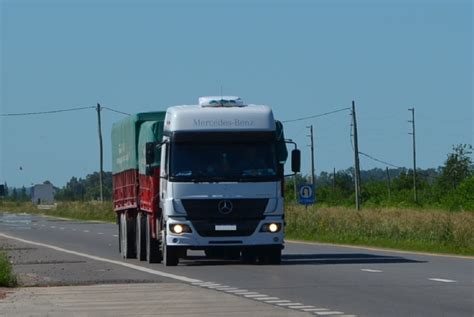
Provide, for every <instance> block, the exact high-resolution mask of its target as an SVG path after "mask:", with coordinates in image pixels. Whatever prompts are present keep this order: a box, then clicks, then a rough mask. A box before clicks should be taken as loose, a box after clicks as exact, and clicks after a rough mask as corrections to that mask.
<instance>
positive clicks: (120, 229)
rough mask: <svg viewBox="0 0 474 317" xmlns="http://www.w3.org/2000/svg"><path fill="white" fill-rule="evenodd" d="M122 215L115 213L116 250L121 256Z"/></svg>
mask: <svg viewBox="0 0 474 317" xmlns="http://www.w3.org/2000/svg"><path fill="white" fill-rule="evenodd" d="M121 217H122V213H117V227H118V248H119V253H120V254H122V222H121Z"/></svg>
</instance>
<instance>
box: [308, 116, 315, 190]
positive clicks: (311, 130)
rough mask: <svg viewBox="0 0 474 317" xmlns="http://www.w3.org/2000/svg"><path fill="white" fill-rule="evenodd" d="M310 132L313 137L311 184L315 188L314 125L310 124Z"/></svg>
mask: <svg viewBox="0 0 474 317" xmlns="http://www.w3.org/2000/svg"><path fill="white" fill-rule="evenodd" d="M307 128H309V132H310V135H308V137H310V138H311V145H310V146H311V185H313V190H314V182H315V177H314V140H313V139H314V138H313V125H310V126H309V127H307Z"/></svg>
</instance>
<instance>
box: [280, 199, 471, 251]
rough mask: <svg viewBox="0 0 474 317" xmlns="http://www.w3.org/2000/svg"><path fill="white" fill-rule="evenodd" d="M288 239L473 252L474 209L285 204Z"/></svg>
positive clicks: (419, 249)
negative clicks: (353, 207)
mask: <svg viewBox="0 0 474 317" xmlns="http://www.w3.org/2000/svg"><path fill="white" fill-rule="evenodd" d="M286 221H287V227H286V234H287V238H289V239H297V240H309V241H320V242H332V243H344V244H354V245H368V246H378V247H387V248H397V249H405V250H416V251H427V252H441V253H453V254H464V255H474V230H473V228H474V213H472V212H445V211H439V210H413V209H395V208H372V209H364V210H362V211H355V210H354V209H349V208H341V207H331V208H316V207H314V206H312V207H309V208H308V209H305V208H304V207H302V206H296V205H290V206H287V208H286Z"/></svg>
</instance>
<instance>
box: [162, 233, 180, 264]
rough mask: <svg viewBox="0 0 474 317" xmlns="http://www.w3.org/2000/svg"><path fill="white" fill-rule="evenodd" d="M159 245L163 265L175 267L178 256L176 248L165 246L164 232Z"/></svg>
mask: <svg viewBox="0 0 474 317" xmlns="http://www.w3.org/2000/svg"><path fill="white" fill-rule="evenodd" d="M161 239H162V242H161V245H162V247H163V250H162V252H163V264H164V265H165V266H176V265H178V263H179V256H178V255H179V254H178V249H177V248H176V247H170V246H168V245H166V232H165V230H163V237H162V238H161Z"/></svg>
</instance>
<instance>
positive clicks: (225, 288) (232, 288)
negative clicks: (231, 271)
mask: <svg viewBox="0 0 474 317" xmlns="http://www.w3.org/2000/svg"><path fill="white" fill-rule="evenodd" d="M237 289H238V288H236V287H230V286H226V287H217V288H216V290H218V291H231V290H237Z"/></svg>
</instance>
